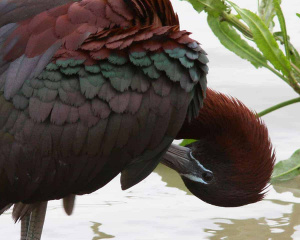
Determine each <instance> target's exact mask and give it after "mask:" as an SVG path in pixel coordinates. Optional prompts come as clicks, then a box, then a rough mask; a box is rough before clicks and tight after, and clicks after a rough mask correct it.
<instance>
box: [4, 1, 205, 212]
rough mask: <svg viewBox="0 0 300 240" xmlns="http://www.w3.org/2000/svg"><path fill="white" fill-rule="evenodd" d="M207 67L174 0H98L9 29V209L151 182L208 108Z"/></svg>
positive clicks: (6, 165)
mask: <svg viewBox="0 0 300 240" xmlns="http://www.w3.org/2000/svg"><path fill="white" fill-rule="evenodd" d="M0 7H1V6H0ZM0 10H1V9H0ZM163 11H164V12H163ZM0 12H1V11H0ZM206 63H207V58H206V57H205V52H204V51H203V50H202V49H201V48H200V46H199V44H198V43H197V42H195V41H194V40H192V39H191V38H189V33H188V32H186V31H180V30H179V26H178V18H177V16H176V15H175V14H174V11H173V9H172V6H171V5H170V2H169V1H168V0H163V1H154V0H151V1H150V0H149V1H140V0H131V1H123V0H107V1H106V0H87V1H82V2H79V3H68V4H65V5H62V6H59V7H56V8H54V9H51V10H48V11H45V12H41V13H40V14H38V15H36V16H34V17H32V18H29V19H26V20H24V21H22V22H19V23H9V24H6V25H4V26H3V27H2V28H0V87H1V96H0V209H1V208H3V207H4V206H5V205H7V204H9V203H16V202H24V203H33V202H36V201H45V200H50V199H58V198H62V197H66V196H68V195H70V194H85V193H90V192H93V191H95V190H97V189H98V188H100V187H102V186H104V185H105V184H106V183H108V182H109V181H110V180H111V179H112V178H114V177H115V176H116V175H117V174H119V173H120V172H122V176H121V183H122V187H123V189H126V188H129V187H131V186H132V185H134V184H136V183H138V182H139V181H141V180H142V179H144V178H145V177H147V176H148V174H150V173H151V172H152V170H153V169H154V168H155V166H156V165H157V164H158V162H159V161H160V158H161V156H162V155H163V154H164V153H165V151H166V150H167V148H168V146H169V145H170V144H171V142H172V140H173V139H174V137H175V136H176V134H177V132H178V131H179V129H180V127H181V125H182V123H183V121H184V119H185V118H186V114H187V112H188V115H189V117H190V118H191V117H193V116H195V115H196V114H197V113H198V110H199V108H200V105H201V104H202V101H203V97H204V95H205V90H206V73H207V67H206Z"/></svg>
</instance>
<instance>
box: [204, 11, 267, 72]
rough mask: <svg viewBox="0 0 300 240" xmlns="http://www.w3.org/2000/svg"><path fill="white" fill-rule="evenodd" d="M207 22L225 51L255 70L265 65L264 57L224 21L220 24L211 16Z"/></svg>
mask: <svg viewBox="0 0 300 240" xmlns="http://www.w3.org/2000/svg"><path fill="white" fill-rule="evenodd" d="M207 22H208V25H209V26H210V28H211V30H212V31H213V33H214V34H215V35H216V36H217V38H218V39H219V40H220V42H221V43H222V44H223V45H224V46H225V47H226V48H227V49H229V50H230V51H232V52H234V53H235V54H236V55H238V56H239V57H241V58H243V59H246V60H248V61H249V62H250V63H252V64H253V65H254V67H256V68H259V67H263V66H266V65H267V61H266V59H265V58H264V56H263V55H262V54H261V53H260V52H258V51H257V50H255V49H254V48H253V47H251V46H250V45H249V44H248V43H247V42H246V41H245V40H243V39H242V38H241V36H240V35H239V34H238V33H237V31H236V30H235V28H233V27H232V26H230V24H228V23H227V22H225V21H223V22H220V21H219V19H217V18H214V17H212V16H211V15H208V16H207Z"/></svg>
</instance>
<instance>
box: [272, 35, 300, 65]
mask: <svg viewBox="0 0 300 240" xmlns="http://www.w3.org/2000/svg"><path fill="white" fill-rule="evenodd" d="M274 37H275V38H276V40H277V41H279V42H280V44H284V39H283V35H282V32H274ZM288 48H289V52H290V56H291V61H292V62H293V63H294V64H295V65H296V66H298V67H300V54H299V53H298V51H297V49H296V48H295V47H294V46H293V44H291V42H290V41H289V36H288Z"/></svg>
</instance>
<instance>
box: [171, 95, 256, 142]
mask: <svg viewBox="0 0 300 240" xmlns="http://www.w3.org/2000/svg"><path fill="white" fill-rule="evenodd" d="M248 121H256V115H255V114H254V113H253V112H252V111H250V110H249V109H248V108H247V107H246V106H245V105H244V104H242V103H241V102H239V101H238V100H236V99H233V98H230V97H228V96H226V95H224V94H221V93H218V92H215V91H213V90H211V89H207V94H206V99H205V100H204V106H203V108H202V109H201V110H200V112H199V115H198V117H197V118H195V119H193V120H191V121H190V122H189V121H188V120H186V121H185V122H184V124H183V126H182V128H181V130H180V131H179V133H178V134H177V137H176V138H177V139H201V138H210V139H211V138H220V137H221V136H232V137H239V136H241V135H243V134H244V133H245V132H247V122H248Z"/></svg>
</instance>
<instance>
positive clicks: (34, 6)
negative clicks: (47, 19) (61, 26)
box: [0, 0, 79, 27]
mask: <svg viewBox="0 0 300 240" xmlns="http://www.w3.org/2000/svg"><path fill="white" fill-rule="evenodd" d="M77 1H79V0H77ZM69 2H76V0H51V1H45V0H22V1H19V0H1V1H0V16H1V18H0V27H3V26H4V25H6V24H9V23H16V22H20V21H23V20H25V19H28V18H30V17H33V16H35V15H37V14H39V13H41V12H44V11H46V10H48V9H51V8H54V7H57V6H61V5H64V4H66V3H69Z"/></svg>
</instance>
